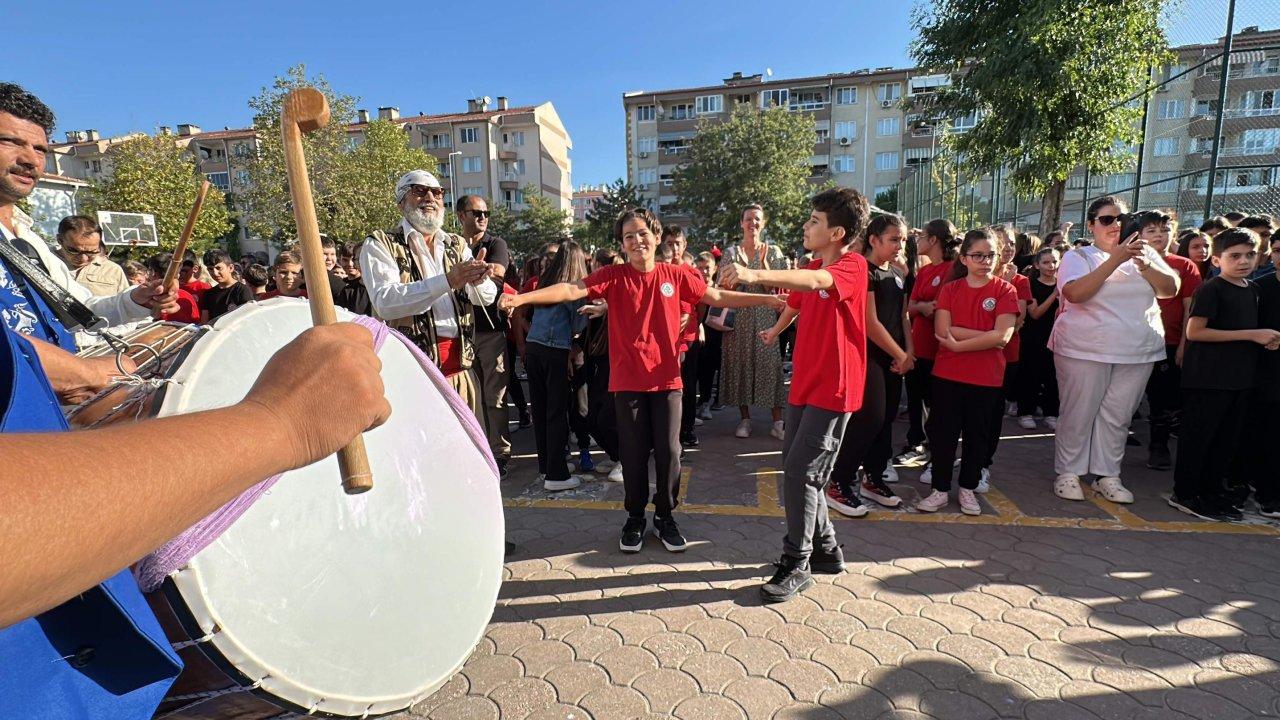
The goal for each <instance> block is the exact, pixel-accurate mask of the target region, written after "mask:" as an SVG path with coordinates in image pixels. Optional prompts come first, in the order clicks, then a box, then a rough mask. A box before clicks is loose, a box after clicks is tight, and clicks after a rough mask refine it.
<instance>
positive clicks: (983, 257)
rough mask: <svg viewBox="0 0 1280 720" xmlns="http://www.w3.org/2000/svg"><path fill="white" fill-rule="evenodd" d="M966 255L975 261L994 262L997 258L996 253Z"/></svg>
mask: <svg viewBox="0 0 1280 720" xmlns="http://www.w3.org/2000/svg"><path fill="white" fill-rule="evenodd" d="M965 257H967V258H969V259H970V260H972V261H974V262H994V261H995V259H996V253H993V252H990V253H969V254H967V255H965Z"/></svg>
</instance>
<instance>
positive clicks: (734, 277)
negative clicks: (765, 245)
mask: <svg viewBox="0 0 1280 720" xmlns="http://www.w3.org/2000/svg"><path fill="white" fill-rule="evenodd" d="M755 280H756V271H755V270H752V269H751V268H749V267H747V266H745V265H739V264H737V263H730V264H728V265H725V266H724V267H723V268H721V269H720V285H721V286H723V287H726V288H732V287H734V286H735V285H737V284H738V283H742V284H743V285H750V284H751V283H753V282H755Z"/></svg>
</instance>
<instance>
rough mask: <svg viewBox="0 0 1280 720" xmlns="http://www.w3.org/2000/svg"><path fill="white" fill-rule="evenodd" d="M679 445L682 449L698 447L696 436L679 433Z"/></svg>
mask: <svg viewBox="0 0 1280 720" xmlns="http://www.w3.org/2000/svg"><path fill="white" fill-rule="evenodd" d="M680 444H681V445H683V446H684V447H687V448H691V447H698V436H697V435H694V434H693V433H680Z"/></svg>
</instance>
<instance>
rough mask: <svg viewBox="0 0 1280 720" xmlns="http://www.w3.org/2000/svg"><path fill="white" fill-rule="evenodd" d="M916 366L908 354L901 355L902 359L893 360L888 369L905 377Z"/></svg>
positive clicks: (913, 359) (914, 360)
mask: <svg viewBox="0 0 1280 720" xmlns="http://www.w3.org/2000/svg"><path fill="white" fill-rule="evenodd" d="M915 366H916V359H915V358H914V357H913V356H912V355H911V354H910V353H903V354H902V357H900V358H895V359H894V361H893V363H892V364H890V365H889V369H890V370H892V371H893V372H895V373H897V374H899V375H906V374H907V373H909V372H911V369H912V368H914V367H915Z"/></svg>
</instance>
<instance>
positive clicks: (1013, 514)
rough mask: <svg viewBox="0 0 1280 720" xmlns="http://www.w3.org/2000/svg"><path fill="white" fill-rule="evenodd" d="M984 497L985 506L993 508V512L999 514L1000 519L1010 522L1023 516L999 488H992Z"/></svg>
mask: <svg viewBox="0 0 1280 720" xmlns="http://www.w3.org/2000/svg"><path fill="white" fill-rule="evenodd" d="M984 495H985V497H986V498H987V504H988V505H990V506H991V507H993V508H995V511H996V512H998V513H1000V517H1002V518H1008V519H1010V520H1012V519H1014V518H1018V517H1022V516H1023V515H1022V511H1021V510H1019V509H1018V506H1017V505H1014V504H1013V501H1012V500H1010V499H1009V498H1008V497H1007V496H1006V495H1005V494H1004V493H1002V492H1000V489H999V488H997V487H995V486H992V487H991V489H989V490H987V492H986V493H984Z"/></svg>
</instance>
